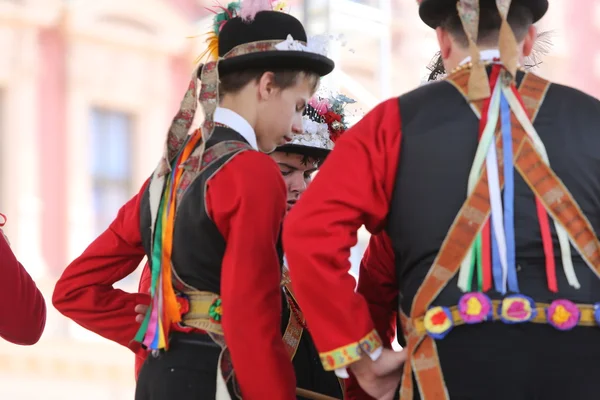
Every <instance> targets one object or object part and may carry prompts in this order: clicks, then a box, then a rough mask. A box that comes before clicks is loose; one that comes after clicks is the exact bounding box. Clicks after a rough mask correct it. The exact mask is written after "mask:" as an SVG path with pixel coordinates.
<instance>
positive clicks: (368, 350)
mask: <svg viewBox="0 0 600 400" xmlns="http://www.w3.org/2000/svg"><path fill="white" fill-rule="evenodd" d="M381 348H382V344H381V338H380V337H379V334H378V333H377V331H376V330H375V329H373V330H372V331H371V332H369V333H368V334H367V335H366V336H365V337H364V338H362V339H361V340H360V341H359V342H355V343H352V344H349V345H346V346H343V347H339V348H337V349H335V350H332V351H328V352H327V353H321V354H320V356H321V363H322V364H323V368H324V369H325V370H326V371H332V370H343V369H345V368H344V367H346V366H347V365H350V364H352V363H353V362H356V361H358V360H359V359H360V358H361V357H362V356H363V355H364V354H367V355H368V356H369V357H370V358H371V359H372V360H376V359H377V358H378V357H379V356H380V355H381V352H382V350H381ZM340 374H344V372H343V371H339V372H338V371H336V375H338V376H340V377H341V375H340ZM346 375H348V373H347V372H346Z"/></svg>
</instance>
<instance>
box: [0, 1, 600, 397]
mask: <svg viewBox="0 0 600 400" xmlns="http://www.w3.org/2000/svg"><path fill="white" fill-rule="evenodd" d="M211 1H212V0H206V2H202V1H198V0H71V1H68V0H62V1H61V0H0V50H1V51H0V212H2V213H4V214H6V215H7V216H8V224H7V225H6V227H5V232H6V234H7V235H8V237H9V238H10V240H11V243H12V246H13V249H14V251H15V253H16V254H17V255H18V257H19V258H20V260H21V261H22V263H23V264H24V265H25V267H26V268H27V270H28V271H29V272H30V273H31V275H32V276H33V277H34V278H35V279H36V281H37V282H38V285H39V286H40V288H41V289H42V291H43V292H44V295H45V297H46V300H47V302H48V303H47V304H48V321H47V326H46V331H45V333H44V336H43V338H42V340H41V341H40V343H39V344H37V345H35V346H33V347H18V346H14V345H10V344H7V343H5V342H2V341H0V399H2V400H30V399H45V400H54V399H56V400H71V399H89V400H93V399H115V400H119V399H128V400H129V399H132V398H133V391H134V379H133V355H132V354H131V353H130V352H129V350H127V349H124V348H121V347H119V346H118V345H116V344H113V343H110V342H108V341H106V340H104V339H102V338H99V337H98V336H96V335H94V334H92V333H89V332H87V331H85V330H84V329H82V328H80V327H78V326H77V325H76V324H74V323H72V322H70V321H69V320H67V319H66V318H64V317H62V316H61V315H59V314H58V313H57V312H56V311H54V310H53V308H52V305H51V304H50V298H51V294H52V290H53V287H54V283H55V281H56V279H57V278H58V276H59V275H60V274H61V272H62V270H63V269H64V268H65V266H66V265H67V264H68V263H69V262H70V261H71V260H72V259H73V258H75V257H76V256H77V255H79V254H80V253H81V252H82V251H83V250H84V249H85V247H86V246H87V244H88V243H89V242H90V241H92V240H93V239H94V238H95V237H96V236H97V235H98V234H99V233H101V232H102V231H103V230H104V229H105V228H106V227H107V226H108V224H109V222H110V221H111V220H112V219H113V218H114V216H115V215H116V211H117V210H118V208H119V207H120V206H121V205H122V204H123V203H124V202H125V201H126V200H127V199H129V198H130V197H131V196H132V195H133V194H134V193H135V192H137V190H138V188H139V186H140V185H141V183H142V182H143V181H144V180H145V178H146V177H147V176H149V174H150V173H151V171H152V170H153V168H154V166H155V165H156V162H157V160H158V157H159V155H160V152H161V149H162V146H163V141H164V139H165V135H166V131H167V128H168V126H169V122H170V119H171V118H172V116H173V115H174V113H175V111H176V110H177V108H178V105H179V101H180V100H181V98H182V95H183V93H184V91H185V88H186V86H187V83H188V81H189V77H190V73H191V71H192V69H193V65H194V60H195V58H196V56H197V55H198V54H200V53H201V52H202V50H203V49H204V39H203V37H202V36H200V37H196V38H190V37H193V36H197V35H201V34H202V33H204V32H206V31H207V30H208V26H209V22H210V16H211V15H212V14H211V13H210V12H208V11H207V10H206V9H205V8H204V7H210V6H213V5H215V4H216V3H212V2H211ZM550 3H551V4H550V12H549V14H548V15H547V16H546V17H545V18H544V19H543V21H541V23H540V29H542V30H552V31H553V37H552V40H553V47H552V49H551V53H550V54H549V55H548V56H547V57H545V58H544V59H543V64H542V65H541V66H540V67H539V69H538V72H539V73H540V74H542V75H543V76H545V77H547V78H550V79H552V80H554V81H557V82H559V83H565V84H569V85H572V86H575V87H577V88H579V89H582V90H584V91H586V92H587V93H589V94H591V95H594V96H600V42H599V41H598V40H597V39H596V38H598V37H599V35H600V1H598V0H576V1H574V0H570V1H569V2H567V1H566V0H551V1H550ZM575 3H577V6H576V7H575ZM567 4H569V6H570V7H567ZM289 7H290V9H291V13H292V14H294V15H295V16H297V17H298V18H299V19H301V20H303V21H304V22H305V24H306V26H307V28H308V31H309V34H322V33H330V34H331V35H332V36H333V37H334V39H335V40H334V41H333V44H332V49H331V50H332V56H333V58H334V59H335V61H336V65H337V68H336V71H335V73H334V74H333V75H332V76H331V77H330V78H328V79H327V80H326V82H325V84H326V85H327V86H328V87H330V88H332V89H336V90H339V91H341V92H342V93H344V94H346V95H348V96H350V97H353V98H355V99H357V100H358V104H357V107H355V109H353V111H354V112H355V116H356V117H358V116H360V114H361V113H364V112H365V111H367V110H369V109H370V108H371V107H373V106H374V105H375V104H377V103H378V102H379V101H381V100H383V99H386V98H388V97H392V96H396V95H399V94H401V93H403V92H405V91H407V90H410V89H411V88H414V87H415V86H417V85H419V84H420V82H421V81H422V80H423V78H424V77H425V76H426V74H427V70H426V68H425V66H426V65H427V64H428V63H429V61H430V60H431V58H432V56H433V55H434V53H435V51H436V44H435V36H434V34H433V32H432V31H430V30H429V29H428V28H427V27H426V26H425V25H424V24H423V23H421V21H420V20H419V18H418V14H417V4H416V1H414V0H363V1H351V0H306V1H304V2H302V1H301V0H296V1H290V3H289ZM367 241H368V234H367V233H366V232H362V233H361V235H360V242H359V244H358V246H357V247H356V248H355V249H354V251H353V255H352V262H353V271H354V272H356V271H357V266H358V262H359V259H360V256H361V255H362V252H363V251H364V249H365V246H366V244H367ZM138 279H139V271H138V273H136V274H135V275H132V276H131V277H129V278H128V279H126V280H124V281H122V282H120V284H119V286H120V287H121V288H123V289H125V290H130V291H134V290H135V289H136V288H137V282H138ZM6 306H8V305H6V304H3V305H0V307H6ZM132 323H133V321H132Z"/></svg>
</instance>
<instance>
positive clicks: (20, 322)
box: [0, 233, 46, 345]
mask: <svg viewBox="0 0 600 400" xmlns="http://www.w3.org/2000/svg"><path fill="white" fill-rule="evenodd" d="M0 276H1V277H2V278H1V279H0V304H2V305H1V306H0V337H2V338H4V339H6V340H8V341H9V342H12V343H15V344H20V345H32V344H35V343H37V341H38V340H40V337H41V336H42V332H43V331H44V326H45V325H46V303H45V302H44V297H43V296H42V293H41V292H40V291H39V289H38V288H37V286H36V285H35V282H34V281H33V279H31V276H29V274H28V273H27V271H26V270H25V268H23V266H22V265H21V263H20V262H19V261H17V258H16V257H15V255H14V254H13V252H12V250H11V249H10V246H9V244H8V242H7V241H6V239H4V235H2V234H1V233H0Z"/></svg>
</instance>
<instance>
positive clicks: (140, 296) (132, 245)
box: [52, 185, 150, 352]
mask: <svg viewBox="0 0 600 400" xmlns="http://www.w3.org/2000/svg"><path fill="white" fill-rule="evenodd" d="M145 187H146V185H144V186H143V187H142V190H141V191H140V192H139V193H138V194H137V195H136V196H134V197H133V198H132V199H131V200H129V201H128V202H127V203H126V204H125V205H124V206H123V207H122V208H121V209H120V210H119V213H118V214H117V217H116V219H115V220H114V221H113V222H112V223H111V224H110V226H109V227H108V229H107V230H106V231H104V233H102V234H101V235H100V236H98V238H96V240H94V241H93V242H92V243H91V244H90V245H89V247H88V248H87V249H86V250H85V251H84V252H83V254H81V255H80V256H79V257H78V258H77V259H75V260H74V261H73V262H72V263H71V264H70V265H69V266H68V267H67V268H66V269H65V271H64V272H63V274H62V276H61V277H60V279H59V280H58V282H57V283H56V286H55V288H54V294H53V296H52V303H53V304H54V307H56V309H57V310H58V311H60V312H61V313H62V314H63V315H65V316H66V317H68V318H70V319H72V320H73V321H75V322H76V323H78V324H79V325H81V326H82V327H84V328H86V329H88V330H90V331H92V332H95V333H97V334H98V335H100V336H102V337H104V338H106V339H109V340H112V341H113V342H117V343H119V344H121V345H123V346H129V345H130V342H131V341H132V339H133V338H134V336H135V334H136V332H137V330H138V329H139V324H137V323H136V322H135V316H136V313H135V311H134V309H135V306H136V305H138V304H150V295H148V294H146V293H126V292H123V291H122V290H119V289H115V288H114V287H113V285H114V283H116V282H118V281H120V280H121V279H123V278H125V277H126V276H128V275H129V274H131V273H132V272H133V271H134V270H135V269H136V268H137V267H138V266H139V264H140V262H141V261H142V259H143V258H144V256H145V252H144V248H143V246H142V240H141V235H140V201H141V197H142V193H143V192H144V189H145ZM132 349H135V350H137V352H143V350H142V349H141V348H140V346H134V347H132Z"/></svg>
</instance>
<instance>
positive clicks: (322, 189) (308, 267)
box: [283, 99, 401, 370]
mask: <svg viewBox="0 0 600 400" xmlns="http://www.w3.org/2000/svg"><path fill="white" fill-rule="evenodd" d="M400 140H401V135H400V112H399V107H398V100H397V99H392V100H388V101H386V102H384V103H382V104H380V105H379V106H377V107H376V108H375V109H374V110H373V111H371V112H370V113H369V114H367V115H366V116H365V117H364V118H363V119H362V120H361V121H360V122H358V123H357V124H356V125H355V126H354V127H352V128H351V129H349V130H348V131H347V132H346V133H345V134H344V135H343V136H342V137H341V138H340V139H339V140H338V141H337V142H336V147H335V150H334V151H332V153H331V154H330V155H329V157H328V158H327V160H326V161H325V163H324V165H323V167H322V168H321V170H320V171H319V173H318V174H317V176H316V177H315V180H314V182H313V183H312V184H311V186H310V187H309V188H308V190H307V191H306V192H305V193H304V195H303V197H302V200H301V201H300V202H298V204H296V206H295V207H294V208H293V209H292V210H291V211H290V212H289V214H288V216H287V217H286V221H285V224H284V232H283V244H284V249H285V253H286V257H287V260H288V264H289V268H290V274H291V279H292V285H293V287H294V290H295V292H296V295H297V299H298V301H299V304H300V307H301V308H302V311H303V312H304V315H305V317H306V320H307V324H308V326H310V332H311V335H312V337H313V338H314V341H315V344H316V346H317V349H318V350H319V352H320V353H321V361H322V362H323V366H324V368H325V369H327V370H332V369H338V368H343V367H345V366H346V365H349V364H351V363H352V362H354V361H356V360H358V359H359V358H360V352H359V351H358V350H357V348H358V347H359V346H360V347H361V348H363V349H364V350H365V351H366V352H367V353H368V354H369V355H371V356H372V355H374V353H375V352H376V351H379V349H380V348H381V342H380V338H379V335H378V334H377V333H376V331H375V329H374V328H375V326H374V324H373V321H372V319H371V316H370V314H369V307H368V305H367V302H366V301H365V299H364V297H363V295H361V294H360V293H356V292H355V290H354V289H355V280H354V278H353V277H352V276H351V275H350V274H349V273H348V271H349V270H350V261H349V257H350V249H351V248H352V247H353V246H354V245H355V244H356V242H357V231H358V229H359V228H360V227H361V225H363V224H364V225H365V226H366V228H367V229H368V230H369V232H371V233H373V234H376V233H378V232H379V231H381V229H382V228H383V227H384V225H385V222H386V218H387V214H388V210H389V203H390V201H391V197H392V192H393V188H394V180H395V176H396V169H397V165H398V158H399V153H400Z"/></svg>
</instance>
